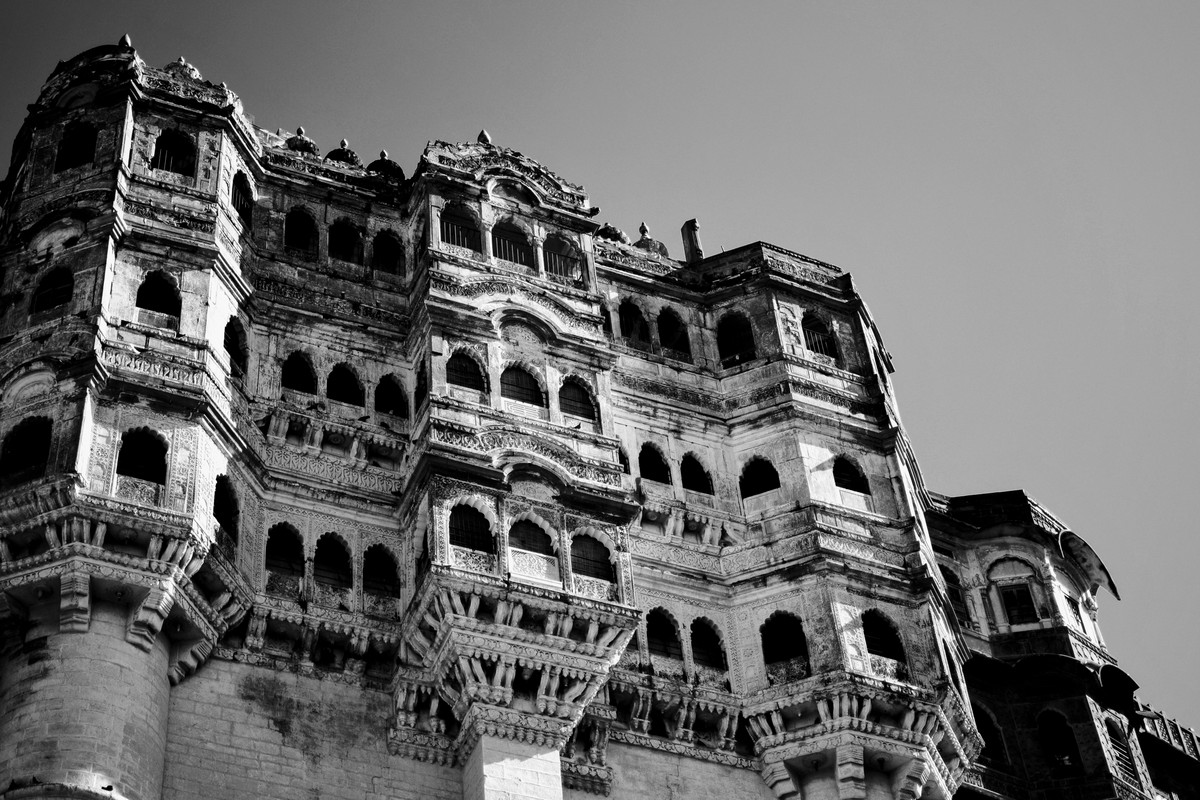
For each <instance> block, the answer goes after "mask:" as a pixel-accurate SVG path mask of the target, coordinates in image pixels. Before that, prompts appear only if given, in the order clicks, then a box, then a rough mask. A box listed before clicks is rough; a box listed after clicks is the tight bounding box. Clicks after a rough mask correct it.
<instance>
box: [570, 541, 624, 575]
mask: <svg viewBox="0 0 1200 800" xmlns="http://www.w3.org/2000/svg"><path fill="white" fill-rule="evenodd" d="M571 571H572V572H574V573H575V574H576V575H582V576H584V577H585V578H596V579H598V580H602V581H608V582H609V583H616V582H617V572H616V569H615V568H614V567H613V563H612V559H611V558H610V557H609V552H608V548H607V547H605V546H604V544H603V543H601V542H600V541H598V540H597V539H593V538H592V537H591V536H587V535H585V534H577V535H576V536H575V537H574V538H573V539H571Z"/></svg>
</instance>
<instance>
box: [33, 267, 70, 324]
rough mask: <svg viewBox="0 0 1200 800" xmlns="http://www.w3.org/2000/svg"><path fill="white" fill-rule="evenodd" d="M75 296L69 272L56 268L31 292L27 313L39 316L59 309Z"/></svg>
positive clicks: (62, 268)
mask: <svg viewBox="0 0 1200 800" xmlns="http://www.w3.org/2000/svg"><path fill="white" fill-rule="evenodd" d="M74 294H75V279H74V278H73V277H71V270H69V269H67V268H66V267H56V268H55V269H52V270H50V272H49V273H47V274H46V277H44V278H42V280H41V283H39V284H38V285H37V289H35V290H34V291H33V299H32V300H30V302H29V313H30V314H40V313H42V312H43V311H49V310H51V309H54V308H61V307H63V306H65V305H67V304H68V303H70V302H71V298H72V297H73V296H74Z"/></svg>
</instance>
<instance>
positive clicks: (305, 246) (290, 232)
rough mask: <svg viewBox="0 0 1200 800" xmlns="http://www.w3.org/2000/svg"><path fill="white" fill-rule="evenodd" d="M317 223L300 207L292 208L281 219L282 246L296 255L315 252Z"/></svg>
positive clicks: (311, 254) (314, 253)
mask: <svg viewBox="0 0 1200 800" xmlns="http://www.w3.org/2000/svg"><path fill="white" fill-rule="evenodd" d="M318 238H319V237H318V235H317V223H316V222H314V221H313V218H312V217H311V216H309V213H308V212H307V211H305V210H304V209H302V208H293V209H292V210H291V211H289V212H288V215H287V217H286V218H285V219H284V221H283V246H284V248H286V249H287V250H289V251H291V252H292V253H295V254H297V255H302V256H306V257H309V258H311V257H312V256H315V255H316V254H317V240H318Z"/></svg>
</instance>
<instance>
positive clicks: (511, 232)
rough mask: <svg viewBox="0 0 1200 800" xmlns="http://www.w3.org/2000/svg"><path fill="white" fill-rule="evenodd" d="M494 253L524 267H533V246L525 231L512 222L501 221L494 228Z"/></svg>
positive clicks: (497, 256) (501, 258) (502, 259)
mask: <svg viewBox="0 0 1200 800" xmlns="http://www.w3.org/2000/svg"><path fill="white" fill-rule="evenodd" d="M492 255H493V256H495V257H496V258H498V259H499V260H501V261H508V262H510V263H512V264H517V265H519V266H522V267H533V248H532V247H530V245H529V239H528V238H527V237H526V235H525V231H523V230H521V229H520V228H519V227H517V226H516V225H514V224H513V223H511V222H500V223H497V224H496V225H495V226H494V227H493V228H492Z"/></svg>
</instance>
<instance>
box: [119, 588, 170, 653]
mask: <svg viewBox="0 0 1200 800" xmlns="http://www.w3.org/2000/svg"><path fill="white" fill-rule="evenodd" d="M173 605H175V583H174V581H169V582H167V583H166V584H165V585H159V586H153V587H151V588H150V591H148V592H147V593H146V596H145V597H144V598H143V599H142V602H141V603H140V604H138V606H137V608H136V609H135V610H134V612H133V616H132V619H131V620H130V621H129V629H128V630H127V631H126V633H125V641H127V642H129V643H130V644H132V645H133V646H134V647H137V648H138V649H139V650H145V651H146V652H150V649H151V648H152V647H154V640H155V639H156V638H157V637H158V633H159V631H161V630H162V626H163V622H164V621H166V619H167V614H169V613H171V607H172V606H173Z"/></svg>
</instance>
